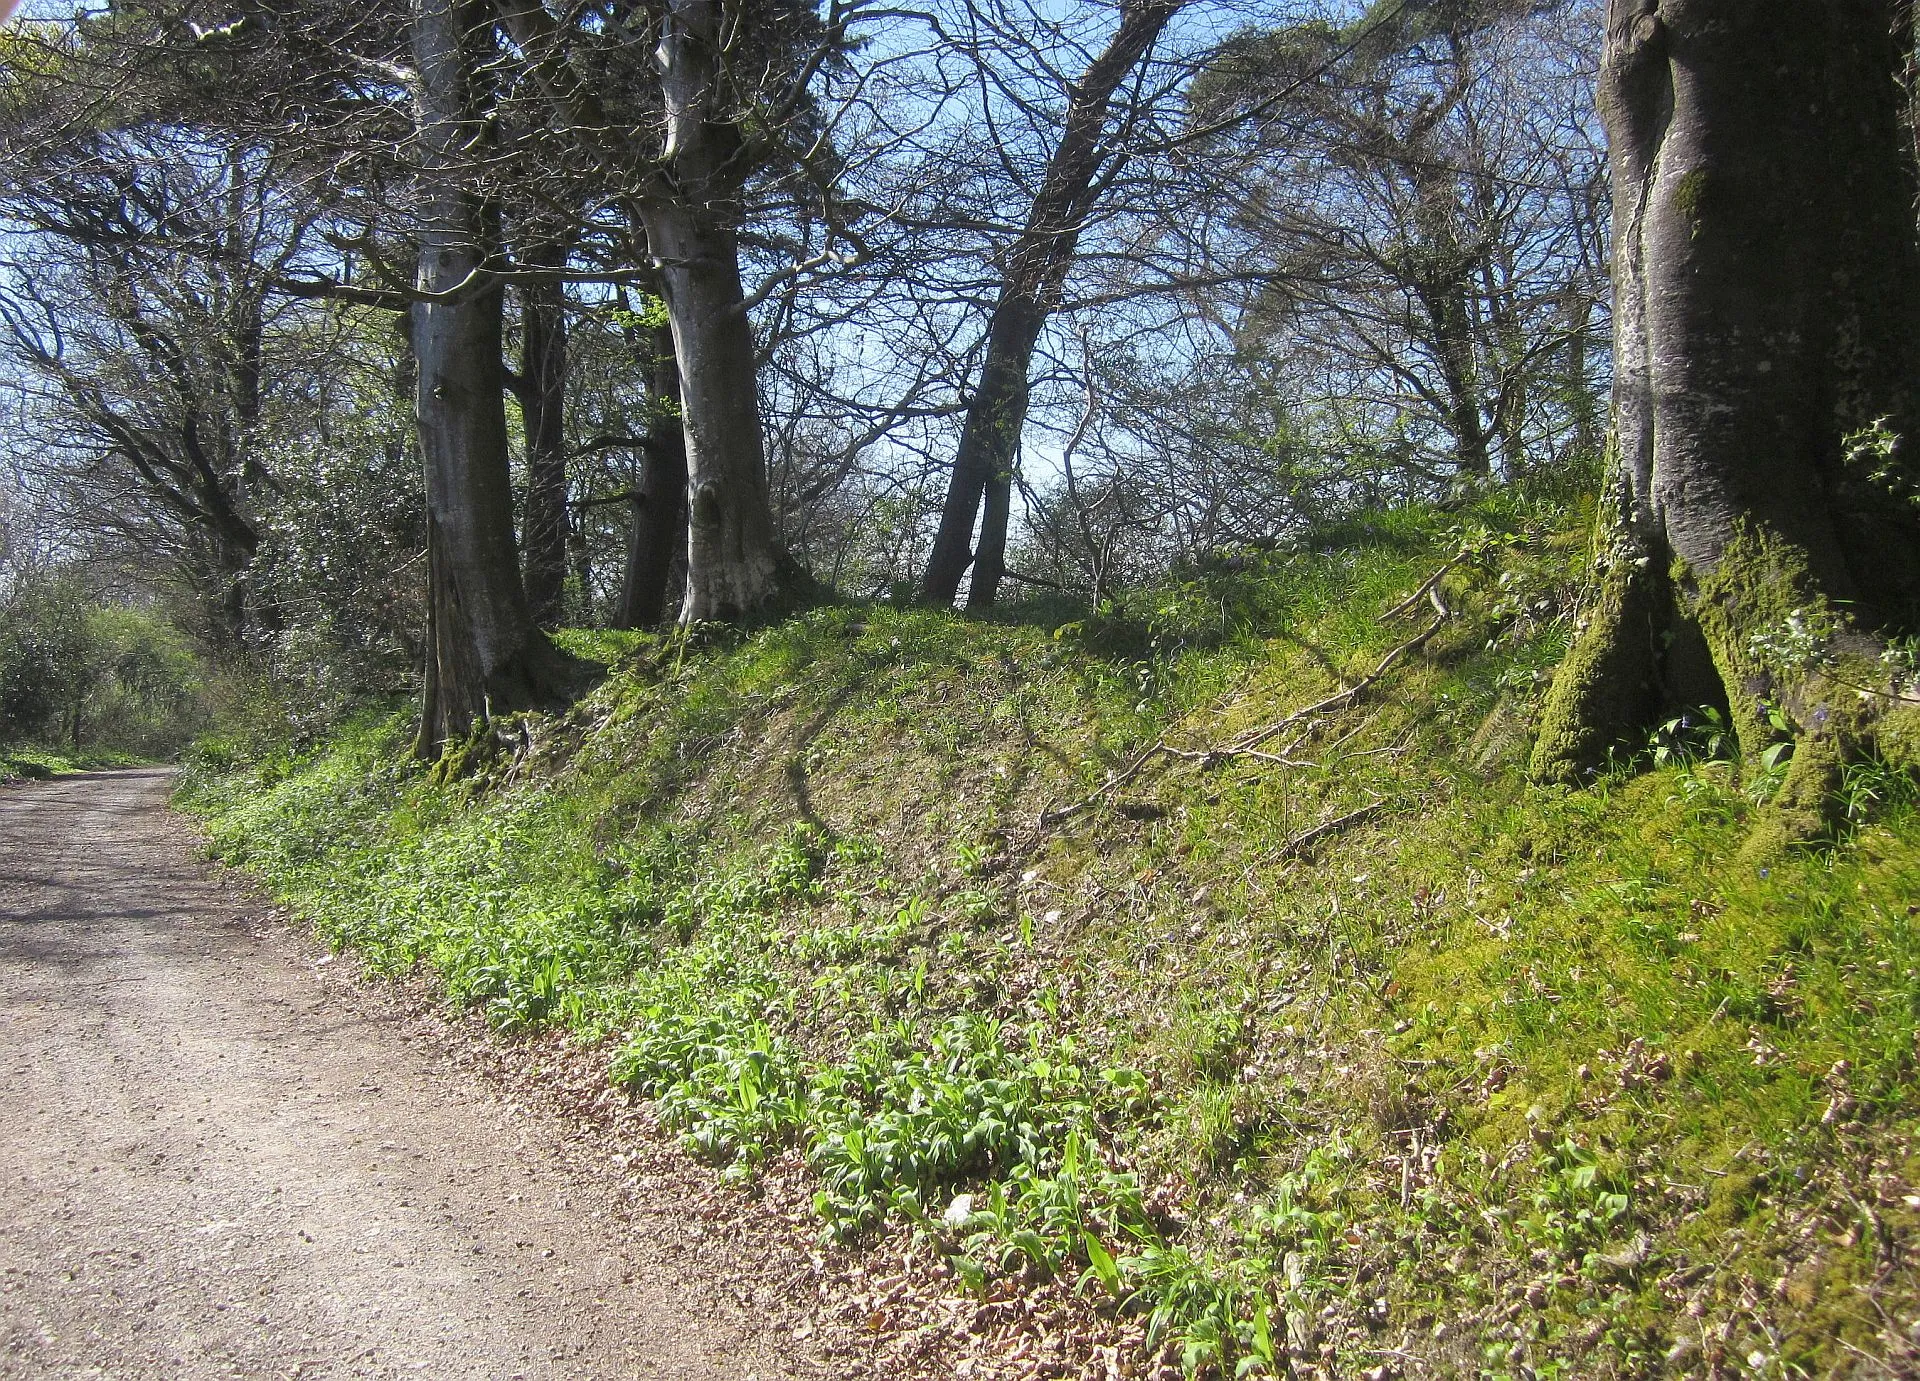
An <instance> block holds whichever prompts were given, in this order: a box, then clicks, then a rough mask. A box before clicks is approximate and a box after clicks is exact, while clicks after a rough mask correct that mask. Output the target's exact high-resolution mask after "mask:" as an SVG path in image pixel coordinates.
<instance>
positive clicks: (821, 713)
mask: <svg viewBox="0 0 1920 1381" xmlns="http://www.w3.org/2000/svg"><path fill="white" fill-rule="evenodd" d="M1589 522H1590V506H1589V505H1586V504H1585V503H1583V502H1582V501H1579V500H1577V499H1571V498H1568V497H1566V496H1551V495H1549V496H1535V497H1532V498H1528V497H1526V496H1524V495H1516V494H1513V493H1507V494H1502V495H1500V496H1498V497H1496V498H1490V499H1487V500H1485V501H1484V502H1481V503H1479V504H1478V505H1476V506H1473V507H1470V508H1466V509H1462V510H1457V511H1452V512H1442V511H1437V510H1430V509H1409V510H1402V511H1398V512H1393V513H1388V514H1384V515H1376V516H1374V517H1373V518H1371V519H1369V520H1368V521H1367V522H1366V523H1365V524H1360V525H1353V526H1349V527H1346V528H1340V529H1331V528H1330V529H1326V530H1323V531H1321V532H1318V533H1315V534H1313V535H1311V536H1310V537H1309V538H1307V539H1305V540H1303V541H1302V542H1301V543H1300V544H1299V545H1298V546H1297V547H1296V548H1294V549H1290V550H1286V551H1279V552H1247V553H1241V554H1237V555H1231V556H1226V557H1222V558H1221V559H1219V560H1218V561H1215V562H1212V563H1210V564H1208V565H1206V566H1204V567H1202V568H1197V569H1192V570H1188V571H1184V572H1180V573H1178V574H1177V575H1176V576H1175V577H1174V578H1172V579H1170V580H1169V581H1167V582H1166V583H1164V584H1163V585H1161V586H1159V587H1157V588H1155V589H1151V590H1144V591H1139V592H1134V593H1130V594H1127V595H1124V596H1121V597H1119V598H1116V599H1115V600H1113V601H1112V602H1110V603H1108V604H1106V605H1103V606H1102V607H1101V608H1100V609H1098V610H1095V611H1092V612H1087V611H1084V610H1073V609H1068V608H1064V607H1063V608H1051V607H1046V606H1031V607H1028V608H1026V609H1022V610H1015V611H1010V612H1008V613H1006V614H1005V615H1003V616H1002V617H1000V618H998V619H996V620H995V621H992V622H968V621H964V620H962V619H960V618H958V617H956V616H952V615H948V614H945V613H936V612H929V611H925V610H913V609H897V608H893V607H888V606H868V605H860V606H853V605H846V606H835V607H827V608H820V609H815V610H812V611H810V612H807V613H803V614H800V615H798V616H796V617H794V618H792V619H790V620H788V621H786V622H784V623H782V624H779V625H778V626H775V627H772V628H769V629H765V630H763V631H760V632H758V633H755V634H752V635H750V636H742V635H728V634H722V633H704V632H701V633H696V634H695V635H694V636H691V637H685V636H673V637H664V638H657V637H651V636H639V635H610V634H586V633H582V634H577V635H569V646H570V648H571V650H574V651H576V652H578V653H580V654H582V655H587V656H595V657H598V658H599V659H601V660H603V661H606V662H608V663H610V665H611V671H610V673H609V675H608V676H607V678H606V679H605V681H604V682H603V683H602V684H601V685H600V686H599V688H598V689H597V690H595V691H594V692H592V693H591V694H590V695H589V696H588V697H587V698H586V699H585V700H584V701H582V702H581V703H580V704H578V705H576V706H575V707H574V708H573V709H572V710H570V711H568V712H567V713H566V714H564V715H559V716H552V717H524V718H517V719H514V720H511V721H506V722H504V723H500V724H496V725H495V726H494V732H495V734H496V735H497V738H498V742H499V744H500V747H499V749H498V751H497V752H495V753H494V754H493V755H492V758H491V765H490V766H489V767H488V768H487V770H486V771H485V772H484V773H482V774H481V775H478V776H474V777H471V778H469V779H467V780H464V781H460V782H456V783H454V784H451V785H437V784H435V782H434V781H433V779H432V778H431V776H430V775H429V774H428V773H426V772H424V771H422V770H421V769H420V768H419V767H418V766H416V765H414V764H413V763H411V762H410V760H409V758H408V755H407V752H406V746H407V742H408V728H409V710H408V709H406V708H401V707H389V708H385V709H381V708H371V709H369V710H367V711H366V712H365V713H364V714H362V715H361V716H360V717H359V718H357V719H355V720H353V721H352V722H350V723H348V724H347V725H345V726H343V727H341V728H340V729H339V730H338V731H337V732H336V733H334V734H332V735H331V736H329V737H327V738H326V739H324V740H323V741H322V742H320V743H319V744H317V745H313V746H309V747H307V748H305V749H302V750H300V751H295V750H293V749H291V748H286V747H281V748H277V749H276V748H272V747H271V746H263V744H262V742H261V741H260V739H259V737H258V736H257V735H256V736H254V737H253V738H250V739H249V740H247V742H246V746H245V747H244V748H243V747H242V746H240V745H239V741H238V740H234V739H228V740H222V739H219V738H214V739H209V740H208V741H206V742H205V743H204V744H203V745H202V747H201V749H200V750H199V752H198V755H197V757H196V759H195V761H194V763H193V765H192V767H191V769H190V771H189V774H188V777H187V779H186V781H185V783H184V784H183V787H182V790H181V793H180V799H181V801H182V802H183V803H184V804H185V805H186V806H187V807H188V808H189V809H191V810H193V811H195V812H197V813H198V814H199V815H201V816H202V817H203V818H204V819H205V821H206V825H207V828H208V831H209V835H210V839H211V841H212V844H211V847H212V851H213V853H214V854H215V856H217V857H219V858H221V859H224V860H226V861H227V862H229V863H231V864H234V865H236V866H240V867H243V868H246V869H248V870H250V871H252V872H254V873H256V874H257V875H259V876H260V877H261V878H263V879H264V880H265V881H266V882H267V884H268V885H269V886H270V887H271V888H272V889H273V890H274V891H275V892H276V893H277V894H278V895H279V896H280V897H282V898H283V899H284V900H285V901H286V902H287V903H288V904H289V905H291V906H292V907H293V908H294V909H296V910H297V911H298V912H299V913H300V914H302V915H303V916H305V917H307V918H309V919H310V920H311V922H312V923H313V924H314V925H315V926H316V927H317V928H318V930H319V932H320V934H321V935H323V936H324V937H325V938H326V940H327V941H328V942H329V943H331V944H334V945H336V946H338V947H341V948H343V949H348V950H351V951H353V952H354V953H356V954H358V955H360V956H362V957H363V958H364V960H365V962H366V964H367V965H368V966H369V967H370V968H371V969H373V970H375V971H377V972H380V973H386V974H403V973H409V972H413V971H415V970H420V969H424V970H425V971H426V972H427V973H429V974H430V976H431V977H432V979H433V981H435V982H436V983H437V984H438V985H439V987H440V989H441V991H443V992H444V994H445V998H446V1000H447V1001H448V1002H449V1003H452V1004H456V1005H460V1006H466V1007H473V1008H478V1009H481V1010H483V1011H484V1012H485V1013H486V1014H487V1016H488V1018H489V1019H490V1020H491V1021H492V1022H493V1023H494V1024H495V1025H496V1026H497V1027H498V1028H500V1030H501V1031H502V1032H505V1033H509V1034H511V1033H516V1032H526V1031H530V1030H532V1029H534V1028H537V1027H542V1026H550V1025H558V1026H561V1027H563V1028H565V1029H566V1030H568V1031H569V1032H571V1033H573V1034H574V1035H575V1036H576V1037H577V1038H578V1039H579V1040H580V1041H582V1042H586V1043H590V1044H594V1045H597V1046H600V1047H603V1048H604V1049H605V1050H606V1052H607V1057H608V1061H609V1077H610V1078H611V1079H613V1080H614V1081H616V1082H617V1083H618V1084H620V1085H622V1086H624V1087H625V1088H627V1089H629V1090H631V1092H632V1093H633V1094H634V1096H636V1097H641V1098H646V1099H649V1100H652V1101H653V1103H654V1104H655V1106H656V1107H657V1108H658V1110H659V1112H660V1115H661V1117H662V1119H663V1121H664V1122H665V1123H666V1124H667V1125H669V1126H671V1127H674V1128H676V1129H678V1130H679V1131H680V1132H681V1133H682V1134H683V1135H684V1136H685V1138H686V1141H687V1144H688V1147H689V1148H690V1150H691V1151H692V1152H693V1153H694V1154H697V1155H699V1156H702V1157H704V1158H707V1159H709V1160H711V1161H713V1162H715V1163H716V1164H717V1165H719V1166H720V1167H722V1169H723V1171H724V1173H725V1174H727V1175H728V1176H730V1177H732V1178H735V1179H738V1180H740V1181H742V1182H751V1180H752V1179H753V1177H754V1176H755V1174H756V1171H757V1168H758V1167H759V1166H761V1165H762V1164H764V1163H765V1162H766V1161H767V1160H768V1158H769V1157H772V1156H776V1155H799V1156H803V1157H804V1159H805V1161H806V1162H807V1164H808V1165H809V1166H810V1167H811V1171H812V1173H813V1176H814V1178H815V1180H816V1182H817V1186H818V1194H817V1198H816V1205H815V1206H816V1209H817V1211H818V1216H819V1221H820V1231H821V1233H822V1234H823V1235H824V1236H828V1237H833V1238H838V1239H840V1240H842V1241H846V1242H850V1243H855V1244H857V1243H858V1242H860V1241H861V1240H863V1238H864V1237H866V1236H867V1235H869V1234H871V1233H872V1232H874V1231H875V1230H876V1229H877V1228H879V1227H881V1226H882V1225H893V1226H896V1227H897V1226H900V1225H905V1226H907V1227H908V1228H910V1229H912V1230H913V1231H915V1232H916V1233H917V1234H918V1239H919V1243H920V1249H921V1250H924V1251H925V1252H926V1253H928V1254H929V1255H930V1256H935V1257H938V1258H939V1259H941V1260H943V1261H945V1262H946V1263H947V1264H948V1266H949V1267H950V1269H951V1271H952V1273H953V1275H954V1277H955V1280H956V1287H957V1288H963V1289H985V1288H988V1287H989V1286H990V1285H992V1284H994V1283H995V1282H996V1281H999V1280H1001V1279H1002V1278H1005V1277H1008V1276H1046V1275H1057V1274H1061V1273H1065V1274H1067V1275H1069V1276H1070V1277H1072V1278H1075V1279H1077V1280H1079V1281H1080V1282H1081V1285H1082V1288H1083V1289H1084V1290H1085V1291H1086V1292H1087V1293H1088V1294H1089V1295H1090V1296H1091V1297H1093V1298H1096V1299H1099V1300H1101V1301H1103V1302H1104V1303H1103V1305H1102V1307H1103V1308H1106V1309H1109V1310H1111V1311H1112V1312H1114V1313H1115V1314H1131V1315H1137V1316H1143V1317H1144V1318H1146V1319H1147V1320H1148V1322H1149V1334H1150V1337H1151V1340H1152V1346H1153V1347H1154V1348H1155V1349H1160V1348H1167V1349H1170V1354H1169V1355H1171V1356H1173V1357H1175V1358H1176V1359H1178V1361H1179V1362H1180V1363H1181V1364H1182V1365H1184V1366H1185V1368H1186V1369H1187V1370H1188V1371H1190V1372H1192V1373H1195V1374H1210V1375H1236V1374H1237V1375H1242V1376H1245V1375H1267V1374H1273V1375H1282V1374H1291V1375H1310V1374H1323V1375H1361V1374H1371V1375H1378V1376H1389V1375H1483V1376H1488V1377H1503V1376H1505V1377H1523V1376H1537V1377H1551V1376H1581V1377H1594V1376H1621V1377H1639V1376H1647V1375H1654V1374H1667V1373H1670V1374H1676V1375H1681V1374H1691V1375H1702V1376H1704V1375H1764V1376H1815V1375H1822V1376H1823V1375H1830V1374H1835V1373H1836V1372H1841V1371H1844V1370H1845V1369H1846V1368H1847V1367H1848V1366H1853V1365H1858V1366H1860V1367H1862V1368H1868V1367H1869V1363H1868V1361H1866V1360H1863V1359H1872V1364H1873V1365H1874V1366H1878V1367H1881V1368H1884V1369H1886V1372H1897V1371H1898V1370H1899V1369H1900V1368H1901V1367H1903V1366H1905V1365H1909V1364H1910V1363H1911V1361H1912V1359H1913V1356H1914V1355H1915V1354H1914V1353H1913V1352H1912V1351H1911V1349H1912V1347H1913V1335H1912V1334H1911V1333H1910V1332H1909V1329H1910V1327H1912V1326H1914V1325H1916V1323H1920V1275H1916V1272H1915V1270H1914V1264H1913V1255H1912V1253H1913V1251H1914V1246H1915V1242H1916V1233H1917V1232H1920V1184H1916V1178H1917V1177H1920V1159H1916V1156H1915V1151H1914V1148H1913V1134H1914V1129H1915V1126H1916V1114H1917V1113H1920V1104H1917V1103H1916V1099H1915V1096H1914V1092H1913V1088H1914V1073H1915V1060H1916V1038H1917V1037H1920V905H1916V902H1920V792H1917V791H1916V789H1915V785H1914V783H1913V782H1912V781H1911V780H1910V779H1908V778H1906V777H1903V776H1900V775H1899V774H1896V773H1893V772H1890V771H1887V770H1885V769H1881V768H1877V767H1876V766H1875V765H1874V764H1872V763H1868V764H1865V765H1863V766H1861V767H1859V768H1858V769H1856V770H1854V771H1852V772H1851V773H1850V775H1849V776H1848V778H1847V779H1846V781H1845V783H1844V784H1843V788H1842V789H1843V791H1844V792H1845V794H1846V799H1845V800H1844V801H1843V802H1841V803H1840V805H1841V807H1842V809H1841V811H1840V816H1841V818H1843V819H1845V820H1846V821H1847V822H1848V827H1847V832H1846V834H1845V836H1844V837H1842V838H1840V839H1838V840H1837V841H1835V842H1833V843H1831V844H1830V845H1827V846H1823V847H1821V848H1819V849H1807V850H1801V851H1797V852H1794V853H1791V854H1789V855H1787V856H1786V857H1783V858H1780V859H1776V860H1774V861H1773V862H1771V863H1769V864H1766V865H1763V866H1750V865H1747V864H1743V863H1741V862H1740V861H1739V860H1740V851H1741V845H1742V842H1743V840H1744V838H1745V833H1746V830H1747V828H1748V825H1749V822H1750V820H1751V819H1752V817H1753V813H1754V812H1755V811H1756V810H1757V809H1759V807H1760V804H1761V803H1763V802H1764V801H1765V800H1766V798H1767V794H1768V792H1769V791H1770V790H1772V789H1775V788H1777V786H1778V783H1779V780H1780V776H1781V774H1782V772H1783V770H1784V764H1783V762H1782V760H1781V757H1780V755H1779V754H1778V753H1775V754H1772V755H1770V756H1769V759H1768V760H1767V761H1764V762H1751V761H1741V760H1740V757H1739V753H1738V749H1737V746H1736V744H1735V738H1734V735H1732V734H1731V733H1729V732H1728V731H1727V729H1726V727H1725V725H1724V723H1723V721H1722V717H1721V716H1720V715H1718V714H1717V713H1716V712H1715V711H1714V710H1713V708H1712V707H1700V708H1698V709H1694V710H1690V711H1685V712H1681V711H1678V710H1677V711H1676V712H1675V714H1674V715H1673V717H1672V718H1671V719H1670V720H1669V721H1668V722H1667V723H1665V724H1663V725H1660V726H1658V727H1657V728H1655V729H1653V730H1652V731H1651V733H1650V736H1649V738H1648V741H1647V742H1645V743H1629V744H1625V745H1623V746H1622V749H1621V751H1620V754H1619V756H1618V759H1617V762H1616V764H1615V767H1614V768H1613V770H1611V771H1610V772H1608V773H1606V774H1603V775H1602V776H1601V777H1600V778H1599V779H1598V780H1596V781H1594V782H1593V783H1592V784H1591V785H1590V786H1589V787H1587V788H1585V789H1582V790H1579V791H1572V792H1569V791H1565V790H1560V789H1553V790H1545V789H1538V788H1533V787H1530V786H1528V785H1527V784H1526V780H1525V773H1524V765H1525V759H1526V756H1527V751H1528V747H1529V744H1530V741H1531V735H1532V731H1533V728H1534V725H1535V722H1536V717H1537V712H1538V709H1539V704H1540V700H1541V697H1542V692H1543V688H1544V686H1545V683H1546V680H1547V677H1548V676H1549V674H1550V672H1551V669H1552V667H1553V666H1554V664H1555V663H1556V661H1557V660H1558V659H1559V657H1560V656H1561V655H1562V654H1563V653H1564V651H1565V649H1566V647H1567V643H1568V637H1569V630H1570V628H1571V626H1572V620H1573V618H1574V616H1575V614H1576V612H1577V608H1578V605H1579V602H1580V601H1581V599H1582V598H1583V597H1584V591H1583V588H1582V585H1581V582H1580V578H1579V572H1580V571H1581V570H1582V569H1584V567H1585V565H1586V560H1587V556H1588V544H1587V529H1588V526H1589ZM1443 568H1444V574H1443V575H1442V577H1441V578H1440V579H1439V580H1437V581H1433V582H1432V583H1431V588H1430V589H1427V590H1426V591H1425V593H1424V595H1423V597H1422V599H1421V600H1420V601H1418V602H1416V603H1414V604H1413V605H1412V606H1411V607H1406V606H1407V603H1408V602H1407V597H1408V596H1409V595H1410V594H1414V593H1420V592H1421V591H1422V587H1423V585H1424V584H1427V583H1428V581H1429V577H1431V576H1433V575H1434V574H1435V573H1436V572H1441V571H1442V570H1443ZM1429 625H1430V626H1431V627H1430V631H1428V629H1429ZM1423 631H1424V632H1426V636H1424V637H1420V636H1419V635H1421V634H1422V633H1423ZM1416 639H1417V641H1416ZM1397 648H1406V649H1407V650H1406V652H1405V655H1402V656H1399V657H1396V658H1392V659H1390V662H1389V663H1388V664H1387V666H1386V669H1385V670H1384V671H1381V672H1380V674H1379V675H1378V676H1377V678H1376V679H1374V680H1372V681H1365V678H1367V677H1368V676H1369V675H1371V674H1373V673H1375V672H1376V671H1378V670H1379V669H1380V668H1381V667H1382V665H1383V659H1385V658H1387V655H1388V654H1389V653H1391V652H1393V651H1394V650H1395V649H1397ZM1363 681H1365V684H1364V685H1363V684H1362V683H1363ZM1355 687H1359V689H1358V690H1357V691H1356V692H1355V693H1353V694H1344V693H1343V692H1345V691H1347V690H1352V689H1353V688H1355ZM1309 707H1320V708H1317V709H1315V710H1314V712H1313V713H1309V714H1304V715H1302V714H1301V713H1300V712H1301V711H1303V710H1305V709H1308V708H1309ZM1886 1372H1881V1371H1873V1370H1871V1369H1866V1370H1862V1371H1861V1373H1860V1374H1863V1375H1867V1374H1886Z"/></svg>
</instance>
